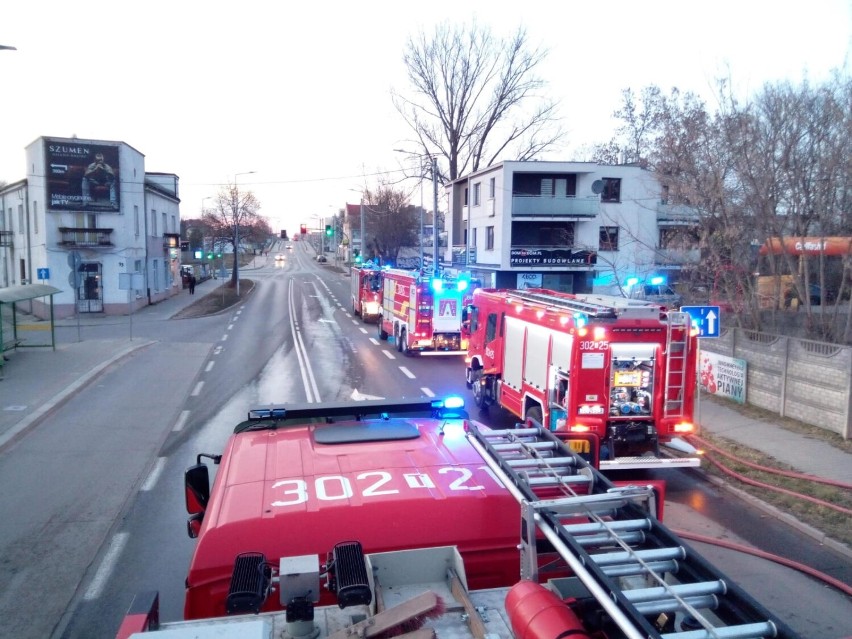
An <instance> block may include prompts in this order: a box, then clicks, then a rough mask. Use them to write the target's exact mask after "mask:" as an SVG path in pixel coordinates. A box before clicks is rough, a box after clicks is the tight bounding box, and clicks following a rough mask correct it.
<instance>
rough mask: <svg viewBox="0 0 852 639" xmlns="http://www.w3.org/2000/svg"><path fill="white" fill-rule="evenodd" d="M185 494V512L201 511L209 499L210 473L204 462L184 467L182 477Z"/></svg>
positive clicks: (195, 512) (191, 513) (194, 513)
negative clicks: (184, 470)
mask: <svg viewBox="0 0 852 639" xmlns="http://www.w3.org/2000/svg"><path fill="white" fill-rule="evenodd" d="M183 479H184V481H183V483H184V493H185V496H186V512H188V513H189V514H190V515H197V514H199V513H203V512H204V511H205V509H206V508H207V501H208V500H209V499H210V473H209V471H208V470H207V466H206V465H205V464H196V465H195V466H190V467H189V468H187V469H186V472H185V473H184V477H183Z"/></svg>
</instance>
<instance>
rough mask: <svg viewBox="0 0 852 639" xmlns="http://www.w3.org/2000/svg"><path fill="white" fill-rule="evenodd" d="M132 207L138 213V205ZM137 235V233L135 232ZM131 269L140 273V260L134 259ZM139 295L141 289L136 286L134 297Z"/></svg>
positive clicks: (140, 294)
mask: <svg viewBox="0 0 852 639" xmlns="http://www.w3.org/2000/svg"><path fill="white" fill-rule="evenodd" d="M134 208H135V209H136V213H137V215H138V213H139V207H138V206H136V207H134ZM137 230H138V229H137ZM137 235H138V233H137ZM133 270H134V271H135V272H136V273H141V272H142V260H135V261H134V262H133ZM140 297H142V289H139V288H137V289H136V299H139V298H140Z"/></svg>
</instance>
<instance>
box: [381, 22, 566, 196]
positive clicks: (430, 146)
mask: <svg viewBox="0 0 852 639" xmlns="http://www.w3.org/2000/svg"><path fill="white" fill-rule="evenodd" d="M546 55H547V50H546V49H540V48H537V49H532V48H530V47H529V44H528V40H527V34H526V31H525V30H524V29H523V28H518V30H517V32H516V33H515V35H514V36H512V37H511V38H510V39H509V40H506V41H503V40H498V39H496V38H494V37H493V36H492V34H491V31H490V30H489V29H488V28H487V27H484V26H482V25H480V24H478V23H477V22H475V21H474V22H473V23H472V24H471V25H470V26H469V27H466V26H450V25H449V24H448V23H443V24H441V25H439V26H438V27H437V28H436V29H435V32H434V34H431V35H427V34H426V33H424V32H421V33H420V34H419V35H418V36H417V37H411V38H409V40H408V43H407V45H406V49H405V53H404V56H403V60H404V62H405V66H406V68H407V70H408V79H409V81H410V83H411V88H412V89H413V92H412V93H411V94H403V93H399V92H396V91H394V93H393V101H394V105H395V106H396V108H397V110H398V111H399V113H400V114H401V115H402V117H403V118H404V119H405V121H406V122H407V123H408V125H409V126H410V127H411V129H412V131H414V135H415V140H414V143H415V144H416V145H417V146H418V147H419V148H420V149H422V151H423V153H424V155H429V154H432V153H435V152H437V153H439V154H440V155H441V156H443V157H444V158H445V159H446V160H447V162H448V165H449V168H448V171H447V172H446V173H443V171H441V179H442V181H446V180H447V179H449V180H453V179H455V178H457V177H459V176H460V175H464V174H465V173H467V172H469V171H476V170H477V169H479V168H480V167H484V166H489V165H490V164H493V163H494V162H495V161H497V160H498V159H500V158H501V157H508V158H511V159H514V160H529V159H533V158H535V157H537V156H539V155H540V154H541V153H543V152H544V151H547V150H548V149H550V148H552V147H554V146H555V145H556V144H557V143H558V142H559V141H560V140H561V139H562V137H563V135H564V134H563V132H562V130H561V128H560V127H559V126H558V115H557V106H558V105H557V103H555V102H552V101H549V100H546V99H544V98H543V97H542V96H541V92H542V89H543V88H544V86H545V83H544V81H543V80H541V79H540V78H538V77H537V76H536V75H535V70H536V68H537V67H538V66H539V64H540V63H541V62H542V60H543V59H544V58H545V56H546ZM528 104H529V105H531V106H532V110H531V111H530V110H527V109H526V107H527V105H528Z"/></svg>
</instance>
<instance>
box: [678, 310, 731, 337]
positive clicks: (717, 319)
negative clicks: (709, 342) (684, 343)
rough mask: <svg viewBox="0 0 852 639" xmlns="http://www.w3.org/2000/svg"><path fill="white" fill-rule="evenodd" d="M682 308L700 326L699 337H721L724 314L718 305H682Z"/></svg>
mask: <svg viewBox="0 0 852 639" xmlns="http://www.w3.org/2000/svg"><path fill="white" fill-rule="evenodd" d="M680 310H681V311H683V312H684V313H689V316H690V317H691V318H692V321H693V323H694V324H695V325H696V326H697V327H698V337H719V329H720V328H721V324H722V315H721V313H720V312H719V307H718V306H681V307H680Z"/></svg>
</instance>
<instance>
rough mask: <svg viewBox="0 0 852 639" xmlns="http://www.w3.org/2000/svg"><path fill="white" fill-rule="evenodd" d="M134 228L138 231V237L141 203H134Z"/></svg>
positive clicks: (137, 234) (137, 232)
mask: <svg viewBox="0 0 852 639" xmlns="http://www.w3.org/2000/svg"><path fill="white" fill-rule="evenodd" d="M133 230H134V232H135V233H136V237H139V205H138V204H134V205H133Z"/></svg>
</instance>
